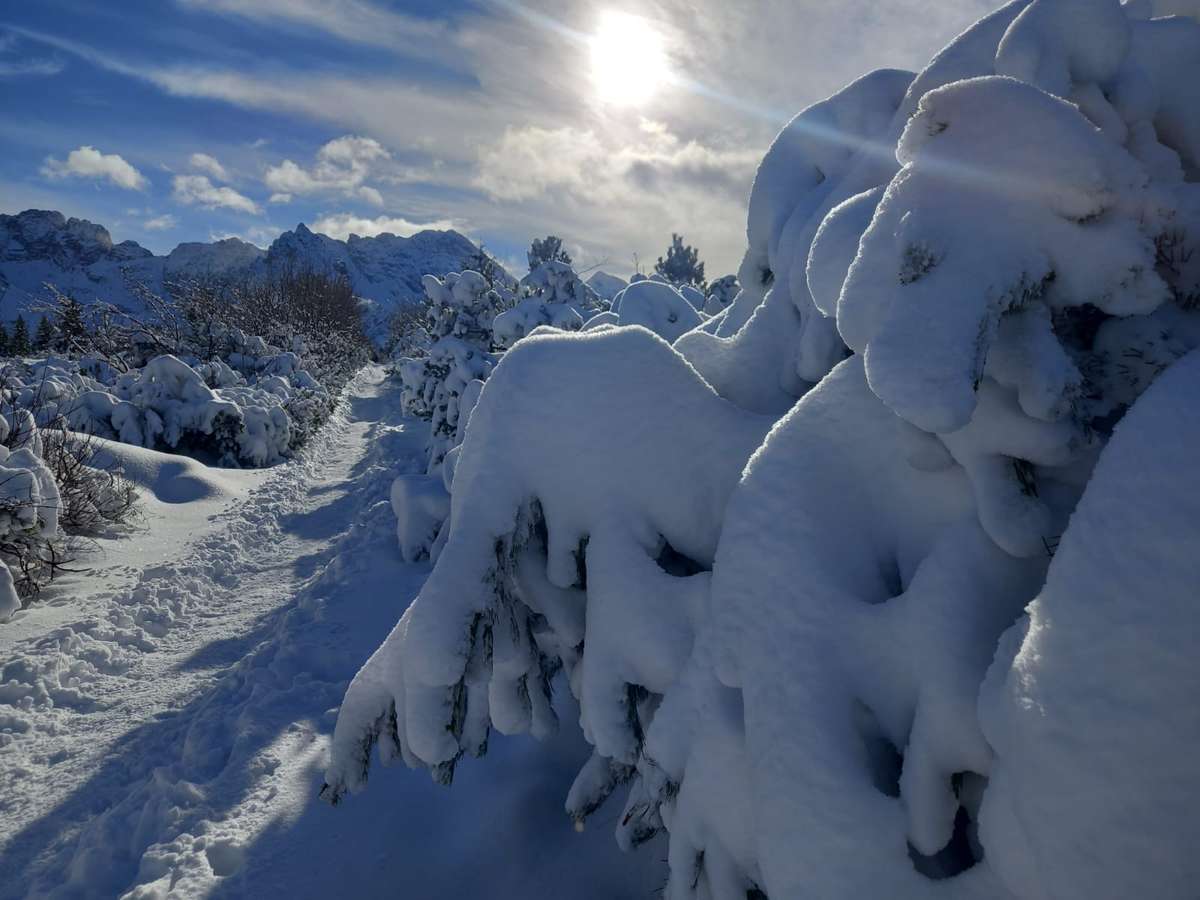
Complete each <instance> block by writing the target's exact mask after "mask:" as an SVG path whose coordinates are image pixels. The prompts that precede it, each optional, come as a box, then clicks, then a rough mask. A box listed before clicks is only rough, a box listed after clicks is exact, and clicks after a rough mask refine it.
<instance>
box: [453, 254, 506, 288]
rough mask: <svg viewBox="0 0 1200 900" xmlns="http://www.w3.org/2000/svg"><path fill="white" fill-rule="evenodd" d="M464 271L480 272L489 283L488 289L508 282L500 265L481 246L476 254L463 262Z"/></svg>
mask: <svg viewBox="0 0 1200 900" xmlns="http://www.w3.org/2000/svg"><path fill="white" fill-rule="evenodd" d="M463 271H464V272H466V271H471V272H478V273H479V274H480V275H482V276H483V277H484V278H485V279H486V280H487V283H488V287H492V288H494V287H495V286H496V285H498V284H500V285H503V284H504V283H505V281H507V279H506V277H505V273H504V270H503V269H502V268H500V264H499V263H498V262H496V260H495V259H493V258H492V256H491V255H490V254H489V253H488V252H487V250H485V249H484V248H483V246H482V245H481V246H480V247H478V248H477V249H476V250H475V252H474V253H472V254H470V255H469V256H468V257H467V258H466V259H464V260H463Z"/></svg>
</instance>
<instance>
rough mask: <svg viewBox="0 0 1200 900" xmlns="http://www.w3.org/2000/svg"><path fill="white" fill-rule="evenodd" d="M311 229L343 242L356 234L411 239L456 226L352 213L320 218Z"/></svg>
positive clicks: (451, 223)
mask: <svg viewBox="0 0 1200 900" xmlns="http://www.w3.org/2000/svg"><path fill="white" fill-rule="evenodd" d="M311 227H312V230H313V231H316V232H319V233H320V234H327V235H329V236H330V237H331V238H337V239H338V240H341V241H344V240H346V238H348V237H350V235H352V234H357V235H358V236H359V237H375V236H376V235H380V234H396V235H399V236H400V237H411V236H412V235H414V234H416V233H417V232H418V231H427V230H429V229H435V230H438V231H445V230H447V229H450V228H455V227H456V226H455V224H454V223H453V222H450V221H444V220H443V221H438V222H410V221H408V220H407V219H401V218H393V217H390V216H379V217H377V218H374V219H367V218H364V217H362V216H356V215H355V214H354V213H332V214H330V215H325V216H321V217H320V218H319V219H317V220H316V221H315V222H313V223H312V226H311Z"/></svg>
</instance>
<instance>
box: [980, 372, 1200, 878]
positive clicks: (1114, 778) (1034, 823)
mask: <svg viewBox="0 0 1200 900" xmlns="http://www.w3.org/2000/svg"><path fill="white" fill-rule="evenodd" d="M1198 390H1200V354H1197V353H1191V354H1189V355H1188V356H1187V357H1185V358H1184V359H1182V360H1180V361H1179V362H1178V363H1176V364H1175V365H1173V366H1172V367H1171V368H1170V369H1169V370H1168V371H1167V372H1166V373H1165V374H1164V375H1163V376H1162V377H1161V378H1160V379H1159V380H1158V381H1157V382H1156V383H1155V384H1154V385H1153V386H1152V387H1150V388H1149V390H1148V391H1146V393H1145V394H1144V395H1143V396H1142V398H1141V399H1140V400H1138V402H1137V403H1136V404H1135V405H1134V407H1133V408H1132V409H1131V410H1130V411H1129V414H1128V415H1127V416H1126V417H1125V418H1124V419H1123V420H1122V421H1121V423H1120V425H1118V426H1117V429H1116V432H1115V434H1114V435H1113V439H1112V441H1111V442H1110V443H1109V444H1108V446H1107V448H1106V449H1105V450H1104V453H1103V454H1102V455H1101V457H1100V461H1099V463H1098V464H1097V466H1096V471H1095V474H1094V475H1093V477H1092V480H1091V482H1089V484H1088V489H1087V492H1086V493H1085V494H1084V496H1083V499H1082V500H1081V501H1080V503H1079V507H1078V508H1077V509H1076V510H1075V513H1074V515H1072V516H1071V522H1070V525H1069V526H1068V527H1067V530H1066V532H1065V533H1064V534H1063V536H1062V540H1061V542H1060V543H1059V545H1058V548H1057V550H1056V552H1055V554H1054V560H1053V562H1052V563H1051V564H1050V571H1049V573H1048V574H1047V576H1046V583H1045V586H1044V587H1043V588H1042V589H1041V592H1040V593H1039V595H1038V598H1037V599H1036V600H1035V601H1034V602H1033V603H1032V604H1031V605H1030V607H1029V614H1028V616H1027V617H1023V618H1022V620H1021V622H1020V623H1019V624H1018V625H1016V626H1014V627H1013V628H1012V630H1011V631H1010V632H1009V633H1008V634H1007V635H1006V637H1005V639H1004V641H1003V642H1002V643H1001V645H1000V649H999V650H998V651H997V654H996V662H995V664H994V665H993V667H992V670H991V672H990V673H989V677H988V682H987V684H986V685H985V687H984V691H983V694H982V696H981V698H980V712H981V717H982V721H983V725H984V729H985V732H986V734H987V738H988V740H989V742H990V743H991V744H992V746H993V747H994V748H995V753H996V761H995V763H994V764H993V768H992V773H991V779H990V782H989V785H988V790H987V792H986V793H985V794H984V803H983V811H982V822H981V838H982V840H983V842H984V844H985V846H987V847H988V848H989V852H990V853H994V854H995V855H996V856H997V857H998V858H1001V859H1003V860H1005V862H1006V865H1005V866H1004V868H1003V869H1001V873H1002V874H1003V876H1004V879H1005V882H1006V883H1007V885H1008V887H1009V889H1010V890H1012V891H1013V892H1014V893H1016V894H1018V895H1019V896H1025V897H1056V898H1057V897H1078V896H1087V897H1096V898H1117V897H1131V896H1153V897H1183V896H1187V895H1188V894H1189V893H1190V892H1191V891H1192V890H1194V888H1195V885H1196V884H1197V883H1200V860H1197V858H1196V855H1195V853H1193V852H1192V848H1193V847H1194V846H1195V845H1196V840H1197V838H1200V816H1198V815H1197V813H1196V803H1195V800H1196V797H1197V796H1200V775H1198V774H1197V771H1196V766H1195V761H1194V758H1193V755H1192V753H1191V750H1190V748H1192V747H1194V746H1196V743H1197V741H1200V719H1198V718H1197V717H1196V716H1195V715H1194V714H1192V713H1191V712H1189V711H1190V710H1191V709H1192V706H1193V703H1192V688H1193V687H1194V686H1195V684H1196V683H1197V681H1198V680H1200V665H1198V663H1197V660H1196V654H1195V652H1194V641H1193V639H1192V638H1193V636H1194V634H1195V627H1196V585H1197V584H1200V557H1198V556H1197V554H1196V552H1195V548H1196V546H1197V541H1200V533H1198V526H1197V523H1200V473H1198V472H1197V469H1196V465H1195V457H1196V449H1197V447H1200V411H1198V410H1197V408H1196V403H1195V398H1196V396H1197V391H1198Z"/></svg>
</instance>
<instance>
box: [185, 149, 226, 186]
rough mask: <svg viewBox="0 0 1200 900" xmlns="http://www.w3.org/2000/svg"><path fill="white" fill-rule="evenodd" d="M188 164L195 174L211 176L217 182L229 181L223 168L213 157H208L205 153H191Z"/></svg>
mask: <svg viewBox="0 0 1200 900" xmlns="http://www.w3.org/2000/svg"><path fill="white" fill-rule="evenodd" d="M188 164H189V165H190V166H191V167H192V168H193V169H195V170H196V171H197V172H203V173H204V174H206V175H211V176H212V177H213V178H215V179H216V180H217V181H228V180H229V173H228V172H226V171H225V167H224V166H223V165H221V163H220V162H219V161H218V160H217V158H216V157H215V156H209V155H208V154H207V153H193V154H192V155H191V157H190V158H189V159H188Z"/></svg>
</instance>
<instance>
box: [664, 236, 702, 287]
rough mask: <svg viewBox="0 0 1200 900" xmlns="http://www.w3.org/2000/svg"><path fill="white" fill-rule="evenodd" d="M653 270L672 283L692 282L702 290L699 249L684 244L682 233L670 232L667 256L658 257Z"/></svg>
mask: <svg viewBox="0 0 1200 900" xmlns="http://www.w3.org/2000/svg"><path fill="white" fill-rule="evenodd" d="M654 271H655V272H657V273H658V274H659V275H661V276H663V277H664V278H666V279H667V280H668V281H670V282H671V283H672V284H694V285H696V287H698V288H700V289H701V290H704V263H702V262H700V251H698V250H697V249H696V248H695V247H692V246H690V245H689V244H685V243H684V242H683V236H682V235H678V234H674V233H672V235H671V246H670V247H668V248H667V257H666V259H663V258H662V257H661V256H660V257H659V258H658V262H656V263H655V264H654Z"/></svg>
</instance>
